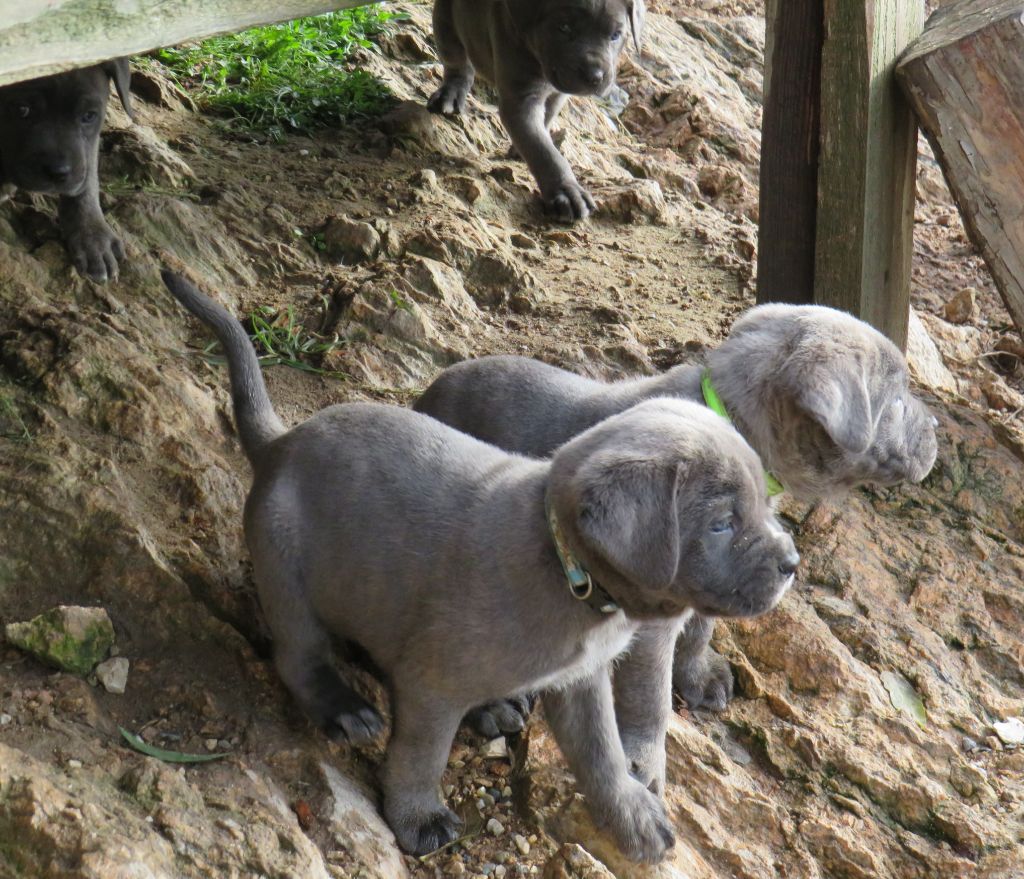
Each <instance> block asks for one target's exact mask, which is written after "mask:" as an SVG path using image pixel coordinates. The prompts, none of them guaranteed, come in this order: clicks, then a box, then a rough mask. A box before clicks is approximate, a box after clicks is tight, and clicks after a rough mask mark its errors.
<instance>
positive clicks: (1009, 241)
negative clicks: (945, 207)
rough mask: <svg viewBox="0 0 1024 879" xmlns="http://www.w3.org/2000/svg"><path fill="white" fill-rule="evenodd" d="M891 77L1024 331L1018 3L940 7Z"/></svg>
mask: <svg viewBox="0 0 1024 879" xmlns="http://www.w3.org/2000/svg"><path fill="white" fill-rule="evenodd" d="M897 77H898V78H899V80H900V81H901V84H902V85H903V87H904V89H905V91H906V93H907V95H908V97H909V99H910V102H911V104H912V105H913V107H914V109H915V111H916V112H917V115H918V118H919V119H920V121H921V127H922V128H923V129H924V131H925V134H926V135H927V136H928V139H929V140H930V141H931V144H932V148H933V149H934V151H935V156H936V158H937V159H938V160H939V164H940V165H941V166H942V169H943V171H944V173H945V175H946V181H947V182H948V183H949V188H950V190H951V191H952V193H953V198H954V199H956V203H957V206H958V207H959V208H960V215H961V216H962V217H963V220H964V225H965V226H966V228H967V233H968V235H969V236H970V238H971V240H972V241H973V242H974V244H975V246H976V247H977V248H978V249H979V250H980V251H981V253H982V256H984V258H985V262H986V263H987V264H988V267H989V271H991V272H992V277H993V278H994V280H995V282H996V286H997V287H998V288H999V293H1000V295H1001V296H1002V297H1003V301H1004V302H1005V303H1006V307H1007V309H1008V310H1009V312H1010V316H1011V317H1012V318H1013V322H1014V323H1015V324H1016V325H1017V328H1018V330H1020V331H1021V332H1022V333H1024V218H1022V213H1021V206H1022V205H1024V2H1021V0H963V2H959V3H954V4H952V5H950V6H947V7H945V8H943V9H942V10H941V11H940V12H936V13H935V14H934V15H933V16H932V17H931V18H930V19H929V20H928V26H927V27H926V28H925V31H924V33H923V34H922V35H921V37H920V38H919V39H918V40H917V41H916V42H914V44H913V45H912V46H911V47H910V48H909V49H908V50H907V51H906V53H905V54H904V56H903V57H902V58H901V59H900V62H899V66H898V67H897Z"/></svg>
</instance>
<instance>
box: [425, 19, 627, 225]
mask: <svg viewBox="0 0 1024 879" xmlns="http://www.w3.org/2000/svg"><path fill="white" fill-rule="evenodd" d="M643 21H644V4H643V0H436V2H435V3H434V39H435V41H436V42H437V51H438V53H439V54H440V56H441V61H442V62H443V63H444V82H443V83H442V84H441V87H440V88H439V89H438V90H437V91H436V92H434V94H433V95H432V96H431V97H430V99H429V101H428V102H427V108H428V109H429V110H430V111H431V112H433V113H443V114H446V115H452V114H456V113H461V112H463V110H465V107H466V98H467V96H468V95H469V92H470V90H471V89H472V87H473V79H474V77H475V75H476V73H480V74H481V75H482V76H483V77H484V78H485V79H486V80H488V81H489V82H490V83H492V84H493V85H494V87H495V89H496V90H497V92H498V112H499V113H500V115H501V121H502V124H503V125H504V126H505V130H506V131H507V132H508V135H509V137H510V138H511V139H512V145H513V146H514V147H515V149H516V150H517V152H518V153H519V155H520V156H521V157H522V159H523V160H524V161H525V162H526V164H527V165H528V166H529V168H530V172H531V173H532V174H533V176H534V178H535V179H536V181H537V185H538V186H539V187H540V193H541V198H542V199H543V201H544V206H545V208H546V209H547V210H549V211H550V212H552V213H553V214H555V215H556V216H557V217H558V218H559V219H561V220H564V221H566V222H572V221H574V220H581V219H584V218H585V217H587V216H588V215H589V214H590V213H591V211H593V210H594V209H595V204H594V199H593V198H592V197H591V195H590V193H589V192H587V190H586V189H584V188H583V187H582V186H581V185H580V183H579V181H578V180H577V179H576V175H575V174H573V172H572V168H570V167H569V163H568V162H567V161H566V160H565V158H564V157H563V156H562V154H561V153H560V152H559V151H558V148H557V147H556V146H555V144H554V141H553V140H552V139H551V132H550V128H551V125H552V123H553V122H554V120H555V117H556V116H557V115H558V113H559V111H560V110H561V109H562V105H563V104H564V103H565V101H566V98H567V96H568V95H603V94H605V93H606V92H607V91H608V90H609V89H610V88H611V87H612V85H613V84H614V83H615V71H616V68H617V65H618V59H619V54H620V53H621V52H622V48H623V46H624V45H625V43H626V36H627V34H629V35H631V37H632V40H633V45H634V47H635V48H636V51H637V54H639V52H640V36H641V32H642V30H643Z"/></svg>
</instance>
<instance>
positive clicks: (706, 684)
mask: <svg viewBox="0 0 1024 879" xmlns="http://www.w3.org/2000/svg"><path fill="white" fill-rule="evenodd" d="M675 684H676V689H677V690H678V691H679V695H680V696H682V697H683V699H684V700H685V702H686V704H687V706H688V707H689V709H690V710H691V711H693V710H696V709H698V708H704V709H707V710H709V711H724V710H725V707H726V705H728V704H729V701H730V700H731V699H732V694H733V675H732V669H731V668H730V667H729V663H728V662H727V661H726V660H725V658H724V657H722V656H719V655H718V654H717V653H715V652H713V651H711V650H708V651H707V653H706V654H705V655H704V656H703V657H701V661H700V662H699V663H693V664H691V665H688V666H686V667H681V668H677V669H676V674H675Z"/></svg>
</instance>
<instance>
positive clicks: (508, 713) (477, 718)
mask: <svg viewBox="0 0 1024 879" xmlns="http://www.w3.org/2000/svg"><path fill="white" fill-rule="evenodd" d="M532 706H533V701H532V697H529V696H517V697H515V698H514V699H502V700H500V701H498V702H488V703H487V704H486V705H481V706H480V707H479V708H474V709H473V710H472V711H470V712H469V713H468V714H467V715H466V717H465V723H466V724H468V725H469V727H470V728H471V729H472V730H473V731H474V732H475V733H477V734H478V735H480V736H482V737H483V738H485V739H496V738H497V737H498V736H514V735H516V734H517V733H521V732H522V731H523V728H524V727H525V726H526V721H527V718H529V716H530V710H531V709H532Z"/></svg>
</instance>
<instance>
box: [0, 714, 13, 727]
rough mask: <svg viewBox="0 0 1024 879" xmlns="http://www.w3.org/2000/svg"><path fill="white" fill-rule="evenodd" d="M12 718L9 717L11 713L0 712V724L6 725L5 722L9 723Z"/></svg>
mask: <svg viewBox="0 0 1024 879" xmlns="http://www.w3.org/2000/svg"><path fill="white" fill-rule="evenodd" d="M12 720H14V718H13V717H11V715H9V714H0V726H7V724H9V723H10V722H11V721H12Z"/></svg>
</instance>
